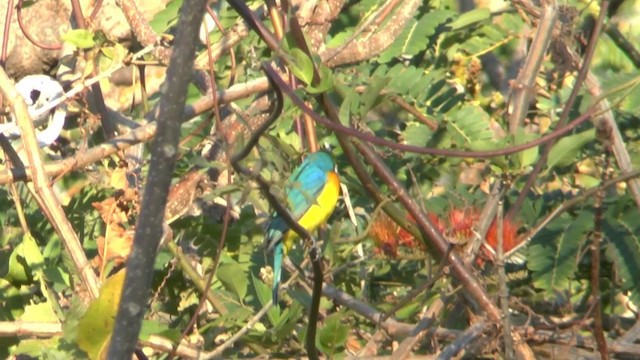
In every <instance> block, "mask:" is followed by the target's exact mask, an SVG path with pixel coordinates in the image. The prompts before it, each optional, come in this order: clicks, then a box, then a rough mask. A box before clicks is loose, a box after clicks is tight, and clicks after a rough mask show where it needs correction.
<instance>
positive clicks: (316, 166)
mask: <svg viewBox="0 0 640 360" xmlns="http://www.w3.org/2000/svg"><path fill="white" fill-rule="evenodd" d="M334 166H335V165H334V162H333V159H332V158H331V156H330V155H329V154H327V153H326V152H323V151H318V152H315V153H312V154H309V155H308V156H307V157H306V159H304V161H303V162H302V164H300V166H298V167H297V168H296V169H295V170H294V171H293V173H292V174H291V176H290V177H289V179H288V180H287V182H286V184H285V189H284V192H285V195H286V197H287V209H288V210H289V212H290V213H291V216H292V217H293V219H295V220H296V221H297V222H298V223H299V224H300V226H302V227H303V228H304V229H306V230H307V231H308V232H312V231H314V230H315V229H317V228H318V227H319V226H320V225H321V224H323V223H325V222H326V221H327V219H329V216H330V215H331V213H333V210H334V209H335V207H336V204H337V202H338V196H339V195H340V179H339V178H338V174H336V173H335V171H333V170H334ZM298 238H299V236H298V234H297V233H296V232H295V231H293V230H291V229H290V228H289V226H288V225H287V223H286V222H285V221H284V219H283V218H282V217H281V216H279V215H278V213H277V212H274V213H273V214H272V215H271V218H270V219H269V222H268V224H267V229H266V236H265V246H266V247H267V250H268V251H270V250H271V249H273V304H274V305H277V304H278V285H279V284H280V277H281V275H282V259H283V257H284V256H285V255H287V252H288V251H289V249H291V247H292V246H293V242H294V241H295V240H296V239H298Z"/></svg>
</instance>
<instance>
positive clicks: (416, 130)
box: [402, 122, 433, 146]
mask: <svg viewBox="0 0 640 360" xmlns="http://www.w3.org/2000/svg"><path fill="white" fill-rule="evenodd" d="M432 136H433V131H431V129H430V128H429V127H428V126H427V125H424V124H422V123H417V122H410V123H408V124H407V127H406V128H405V129H404V131H403V132H402V140H403V141H402V142H403V143H404V144H407V145H415V146H426V145H427V142H429V140H430V139H431V137H432Z"/></svg>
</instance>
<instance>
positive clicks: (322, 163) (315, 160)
mask: <svg viewBox="0 0 640 360" xmlns="http://www.w3.org/2000/svg"><path fill="white" fill-rule="evenodd" d="M305 162H309V163H310V164H313V166H315V167H317V168H319V169H320V170H323V171H327V172H328V171H332V170H333V168H334V167H335V163H334V162H333V158H332V157H331V155H329V154H328V153H326V152H324V151H316V152H314V153H311V154H309V155H307V157H306V159H305Z"/></svg>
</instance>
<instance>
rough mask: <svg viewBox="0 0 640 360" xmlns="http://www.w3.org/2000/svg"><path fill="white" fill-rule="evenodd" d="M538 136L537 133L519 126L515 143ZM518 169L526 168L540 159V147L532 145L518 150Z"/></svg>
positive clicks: (528, 140)
mask: <svg viewBox="0 0 640 360" xmlns="http://www.w3.org/2000/svg"><path fill="white" fill-rule="evenodd" d="M535 138H536V136H535V134H532V133H526V132H525V131H524V129H523V128H519V129H518V131H517V132H516V135H515V145H521V144H524V143H527V142H530V141H532V140H534V139H535ZM515 159H516V160H517V161H516V169H518V170H524V169H526V168H527V167H529V166H531V165H532V164H533V163H534V162H535V161H536V160H537V159H538V147H532V148H529V149H526V150H523V151H520V152H518V153H517V154H516V155H515Z"/></svg>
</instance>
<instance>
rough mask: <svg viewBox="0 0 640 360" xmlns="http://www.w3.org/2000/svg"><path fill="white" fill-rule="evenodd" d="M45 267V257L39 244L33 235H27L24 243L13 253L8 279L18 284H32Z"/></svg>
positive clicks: (23, 240) (10, 259) (24, 237)
mask: <svg viewBox="0 0 640 360" xmlns="http://www.w3.org/2000/svg"><path fill="white" fill-rule="evenodd" d="M43 266H44V257H43V256H42V253H41V252H40V248H39V247H38V244H37V243H36V241H35V239H34V238H33V237H32V236H31V235H29V234H25V235H24V236H23V238H22V242H21V243H20V244H19V245H18V246H17V247H16V248H15V249H14V250H13V252H12V253H11V257H10V258H9V272H8V274H7V279H8V280H9V281H12V282H15V283H18V284H25V283H31V282H33V280H34V275H35V274H36V273H38V272H40V271H41V270H42V267H43Z"/></svg>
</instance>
